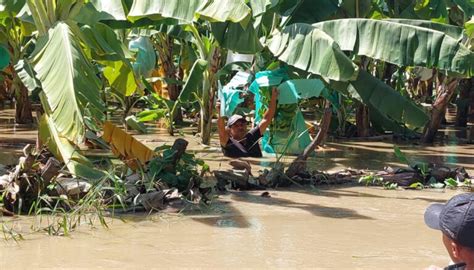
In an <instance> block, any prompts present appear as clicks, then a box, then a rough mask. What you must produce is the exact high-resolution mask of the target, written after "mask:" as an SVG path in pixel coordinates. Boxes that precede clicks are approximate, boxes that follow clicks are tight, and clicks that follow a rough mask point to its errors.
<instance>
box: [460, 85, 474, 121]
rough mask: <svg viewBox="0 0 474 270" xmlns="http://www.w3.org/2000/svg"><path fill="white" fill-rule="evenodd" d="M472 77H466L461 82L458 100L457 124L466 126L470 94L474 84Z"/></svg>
mask: <svg viewBox="0 0 474 270" xmlns="http://www.w3.org/2000/svg"><path fill="white" fill-rule="evenodd" d="M472 81H473V80H472V79H465V80H462V81H461V82H460V83H459V88H460V89H459V99H458V100H457V101H456V105H457V110H456V126H458V127H466V126H467V118H468V117H469V108H470V101H471V100H470V94H471V91H472V88H473V87H474V85H473V84H472Z"/></svg>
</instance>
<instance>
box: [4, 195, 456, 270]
mask: <svg viewBox="0 0 474 270" xmlns="http://www.w3.org/2000/svg"><path fill="white" fill-rule="evenodd" d="M269 192H270V195H271V197H270V198H268V197H261V196H260V194H261V192H232V193H229V194H228V195H224V196H221V197H220V199H219V200H218V202H216V203H214V204H213V205H212V206H211V208H209V209H203V210H200V211H198V212H196V211H194V212H187V213H185V214H184V215H163V214H161V215H158V214H157V215H152V216H150V217H146V216H143V215H134V216H132V217H130V216H128V217H127V218H126V222H125V223H124V222H122V221H120V220H118V219H114V220H113V221H112V224H111V227H110V230H106V229H103V228H97V229H94V230H90V229H89V228H88V227H86V226H84V227H83V228H81V229H80V230H79V231H78V232H77V233H74V234H73V235H72V236H71V237H44V236H43V235H41V234H34V235H27V236H26V240H25V241H22V242H20V244H19V245H17V244H15V243H13V242H4V241H3V242H2V243H1V244H0V245H1V248H2V252H1V253H0V268H1V269H6V268H10V269H17V268H27V267H29V268H30V267H34V268H37V267H46V268H60V267H68V268H104V267H105V268H133V269H137V268H139V269H141V268H158V267H160V268H161V267H186V268H191V267H192V268H196V267H199V268H208V267H223V266H227V267H232V268H237V267H239V268H242V267H247V268H275V267H283V268H284V267H291V268H301V267H308V268H337V269H342V268H357V269H380V268H384V269H423V268H424V267H426V266H428V265H431V264H438V265H445V264H446V263H447V261H448V256H447V254H446V253H445V251H444V248H443V246H442V243H441V239H440V237H441V236H440V234H439V232H436V231H433V230H430V229H428V228H426V226H425V225H424V224H423V212H424V209H425V208H426V206H427V205H428V204H429V203H431V202H439V201H444V200H446V199H448V198H450V197H451V196H452V195H454V194H455V193H456V192H454V191H447V192H434V191H389V190H383V189H380V188H365V187H350V186H339V187H337V188H329V189H321V190H312V191H311V190H298V189H292V190H277V191H273V190H270V191H269ZM400 209H403V211H400ZM29 222H30V220H29V218H21V219H20V220H18V227H17V228H21V227H22V226H23V229H26V228H27V227H29ZM52 254H54V256H53V255H52ZM12 258H26V259H22V260H17V259H15V260H12Z"/></svg>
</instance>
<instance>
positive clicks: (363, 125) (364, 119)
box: [356, 104, 370, 137]
mask: <svg viewBox="0 0 474 270" xmlns="http://www.w3.org/2000/svg"><path fill="white" fill-rule="evenodd" d="M356 125H357V135H358V136H359V137H368V136H369V134H370V121H369V107H367V106H365V105H364V104H360V105H359V107H357V112H356Z"/></svg>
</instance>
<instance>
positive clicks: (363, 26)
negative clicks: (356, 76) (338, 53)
mask: <svg viewBox="0 0 474 270" xmlns="http://www.w3.org/2000/svg"><path fill="white" fill-rule="evenodd" d="M313 27H314V28H316V29H320V30H322V31H324V32H325V33H326V34H328V35H329V36H330V37H331V38H333V39H334V40H335V42H337V43H338V44H339V46H340V47H341V49H342V50H343V51H351V52H353V53H354V54H356V55H365V56H368V57H371V58H374V59H378V60H383V61H386V62H389V63H392V64H395V65H398V66H423V67H428V68H438V69H441V70H447V71H451V72H455V73H458V74H461V75H464V76H467V77H470V76H473V75H474V52H471V51H469V49H468V48H466V47H465V46H464V45H462V44H461V42H460V41H459V40H456V39H454V38H452V37H450V36H448V35H446V34H444V33H442V32H440V31H436V30H431V29H427V28H422V27H417V26H411V25H407V24H400V23H396V22H390V21H379V20H368V19H342V20H333V21H325V22H320V23H316V24H313Z"/></svg>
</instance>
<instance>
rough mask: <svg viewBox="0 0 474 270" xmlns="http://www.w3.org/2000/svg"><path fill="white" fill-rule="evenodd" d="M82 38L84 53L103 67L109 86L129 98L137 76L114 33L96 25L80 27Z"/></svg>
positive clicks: (123, 47)
mask: <svg viewBox="0 0 474 270" xmlns="http://www.w3.org/2000/svg"><path fill="white" fill-rule="evenodd" d="M81 32H82V37H83V40H84V41H85V43H86V44H87V48H86V52H87V53H89V54H90V55H91V57H92V58H93V59H94V60H96V61H98V62H99V63H100V64H102V65H104V66H105V68H104V76H105V78H106V79H107V80H108V81H109V84H110V85H111V86H112V87H113V88H114V89H115V90H117V91H118V92H119V93H120V94H121V95H123V96H130V95H132V94H133V93H135V91H136V90H137V88H138V84H137V83H136V78H137V76H136V75H135V73H134V71H133V67H132V64H131V63H130V61H129V59H130V58H132V56H131V53H130V52H129V50H128V49H127V48H126V47H125V46H124V44H123V42H121V41H120V40H119V39H118V37H117V35H116V33H115V32H114V31H113V30H112V29H111V28H110V27H109V26H107V25H105V24H102V23H96V24H95V25H93V26H89V25H84V26H82V27H81Z"/></svg>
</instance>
